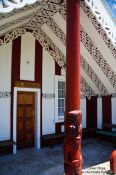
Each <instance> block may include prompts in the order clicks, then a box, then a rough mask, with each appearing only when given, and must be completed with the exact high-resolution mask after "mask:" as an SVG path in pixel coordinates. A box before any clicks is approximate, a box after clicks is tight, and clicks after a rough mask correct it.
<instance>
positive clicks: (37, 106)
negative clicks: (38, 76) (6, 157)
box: [13, 87, 40, 154]
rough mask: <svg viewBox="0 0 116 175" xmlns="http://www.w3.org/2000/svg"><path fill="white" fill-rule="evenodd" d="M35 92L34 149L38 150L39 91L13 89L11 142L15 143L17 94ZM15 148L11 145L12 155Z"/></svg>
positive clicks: (35, 89) (15, 150)
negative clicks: (19, 92)
mask: <svg viewBox="0 0 116 175" xmlns="http://www.w3.org/2000/svg"><path fill="white" fill-rule="evenodd" d="M18 91H23V92H35V148H37V149H40V89H38V88H20V87H14V97H13V141H14V142H15V143H16V142H17V93H18ZM16 152H17V146H16V144H14V145H13V154H16Z"/></svg>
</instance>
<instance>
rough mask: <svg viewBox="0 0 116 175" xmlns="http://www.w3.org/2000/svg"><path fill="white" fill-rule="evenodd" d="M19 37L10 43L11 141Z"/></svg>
mask: <svg viewBox="0 0 116 175" xmlns="http://www.w3.org/2000/svg"><path fill="white" fill-rule="evenodd" d="M20 54H21V37H18V38H17V39H15V40H13V42H12V72H11V140H13V92H14V84H15V81H19V80H20Z"/></svg>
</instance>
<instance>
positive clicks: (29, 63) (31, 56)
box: [20, 32, 35, 81]
mask: <svg viewBox="0 0 116 175" xmlns="http://www.w3.org/2000/svg"><path fill="white" fill-rule="evenodd" d="M20 79H21V80H30V81H34V80H35V38H34V37H33V36H32V34H31V33H30V32H28V33H26V34H24V35H23V36H22V38H21V65H20Z"/></svg>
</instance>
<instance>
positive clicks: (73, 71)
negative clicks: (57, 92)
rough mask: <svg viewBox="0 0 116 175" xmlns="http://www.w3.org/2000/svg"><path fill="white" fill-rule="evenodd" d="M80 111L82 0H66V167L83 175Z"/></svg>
mask: <svg viewBox="0 0 116 175" xmlns="http://www.w3.org/2000/svg"><path fill="white" fill-rule="evenodd" d="M81 136H82V114H81V111H80V0H67V47H66V112H65V140H64V170H65V174H66V175H82V155H81Z"/></svg>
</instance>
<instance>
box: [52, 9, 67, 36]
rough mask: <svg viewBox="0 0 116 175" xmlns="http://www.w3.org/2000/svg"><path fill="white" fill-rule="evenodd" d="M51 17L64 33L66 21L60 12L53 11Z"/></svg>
mask: <svg viewBox="0 0 116 175" xmlns="http://www.w3.org/2000/svg"><path fill="white" fill-rule="evenodd" d="M52 18H53V20H54V21H55V23H56V24H57V25H58V26H59V27H60V28H61V30H62V31H63V32H64V33H65V34H66V21H65V20H64V19H63V17H62V16H61V15H60V13H59V12H57V13H55V15H54V16H53V17H52Z"/></svg>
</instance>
